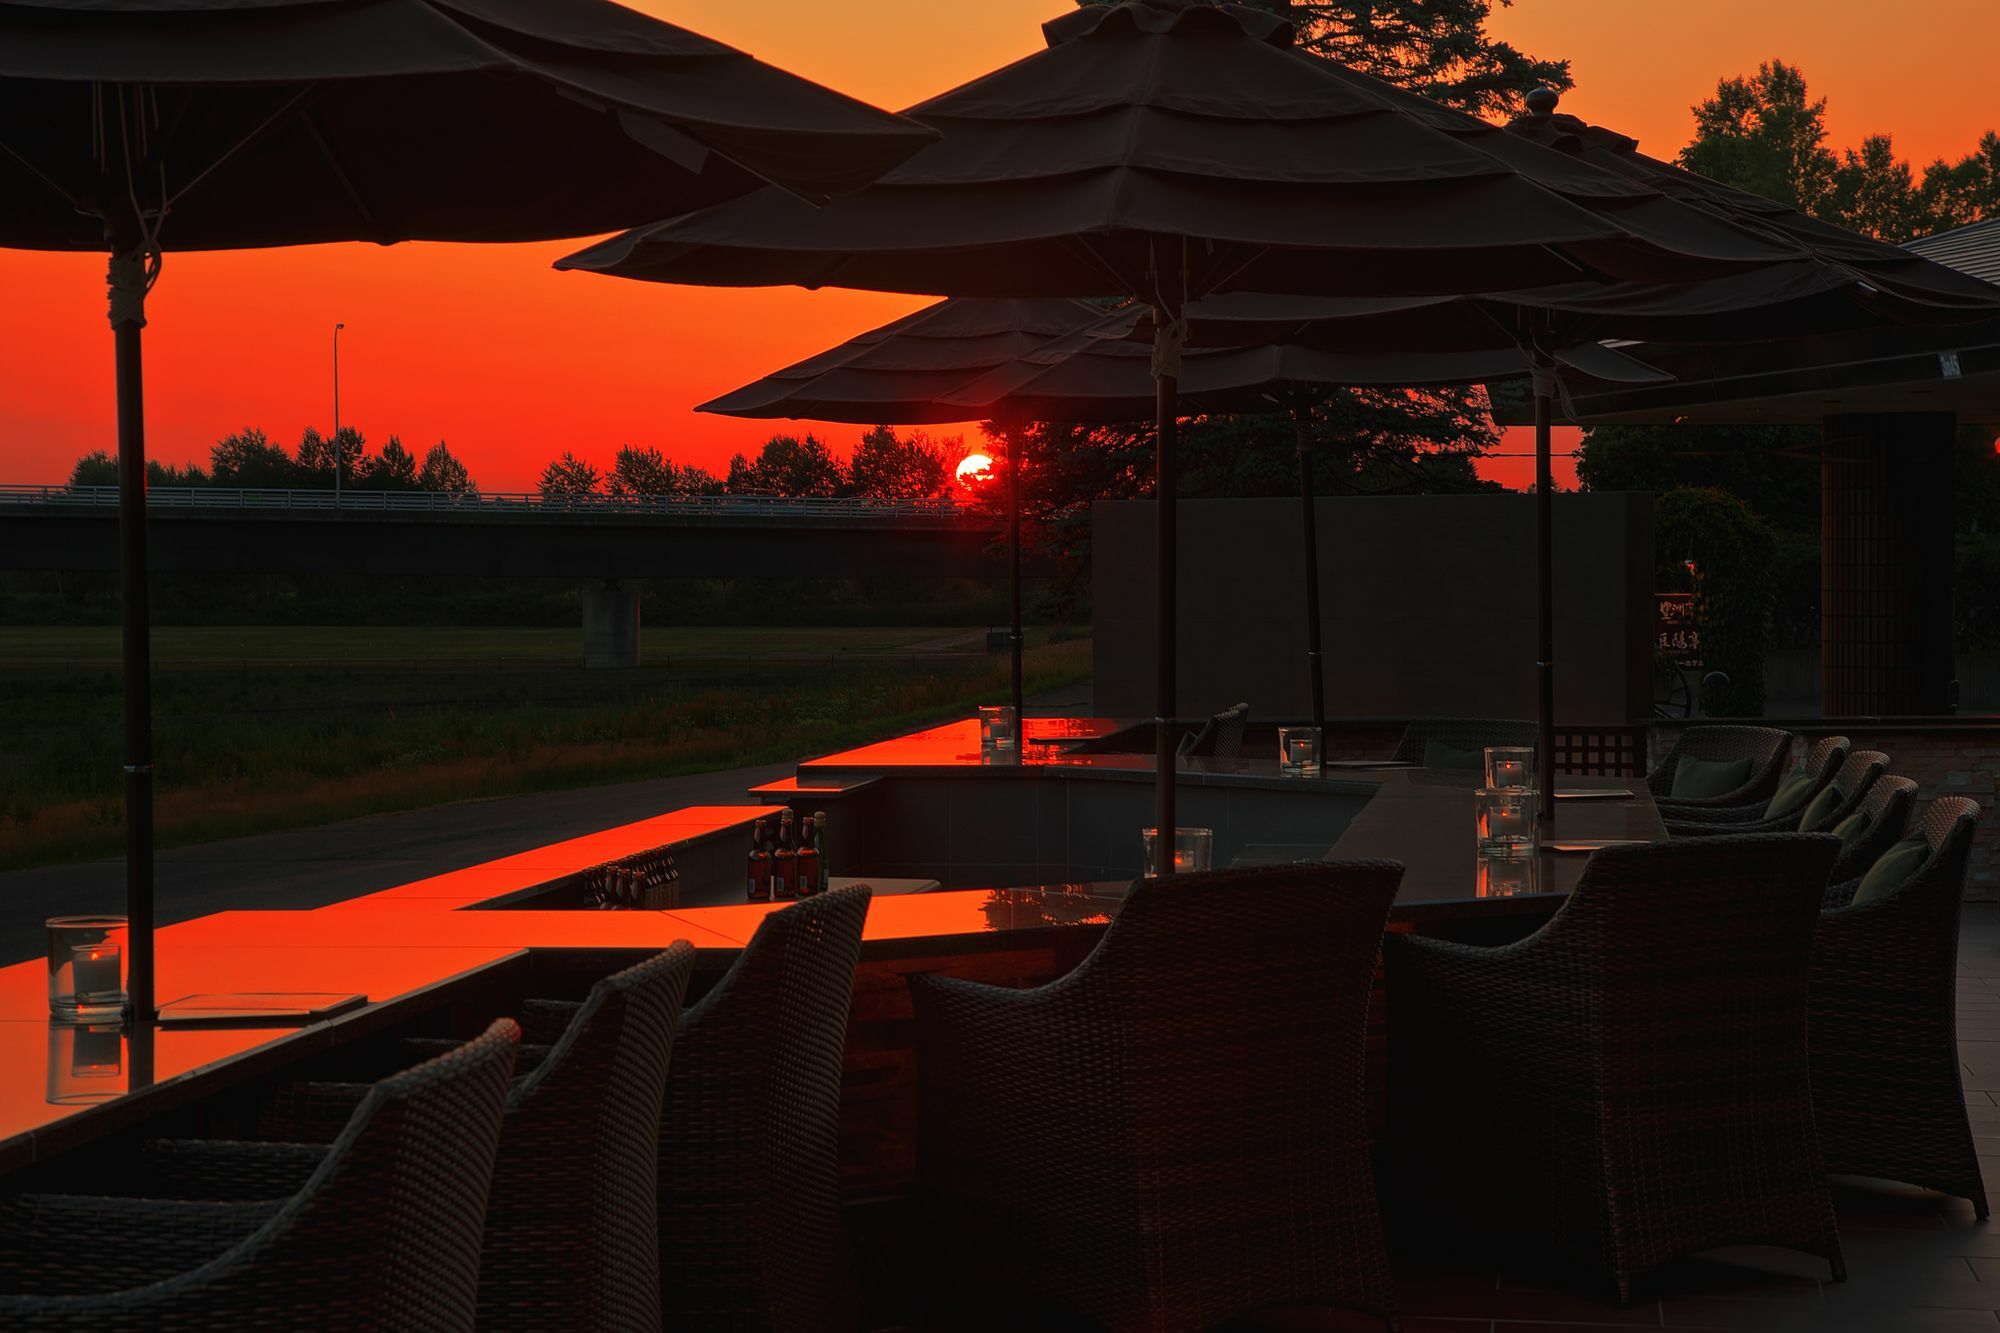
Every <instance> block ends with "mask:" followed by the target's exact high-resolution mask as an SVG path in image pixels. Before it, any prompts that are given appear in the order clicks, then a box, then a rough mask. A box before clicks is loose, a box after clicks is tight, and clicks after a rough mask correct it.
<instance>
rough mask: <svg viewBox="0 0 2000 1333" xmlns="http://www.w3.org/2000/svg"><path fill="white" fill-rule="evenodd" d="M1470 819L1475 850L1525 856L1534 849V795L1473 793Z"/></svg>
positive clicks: (1515, 791)
mask: <svg viewBox="0 0 2000 1333" xmlns="http://www.w3.org/2000/svg"><path fill="white" fill-rule="evenodd" d="M1472 800H1473V806H1472V808H1473V818H1474V821H1475V824H1476V827H1477V833H1478V838H1479V850H1480V851H1482V852H1485V853H1488V854H1494V853H1498V854H1500V855H1503V856H1504V855H1510V854H1515V853H1526V852H1530V851H1533V850H1534V846H1535V796H1534V793H1533V792H1531V791H1529V790H1527V789H1525V788H1520V789H1510V790H1506V791H1495V790H1494V789H1493V788H1491V787H1481V788H1480V789H1479V790H1478V791H1477V792H1475V793H1473V798H1472Z"/></svg>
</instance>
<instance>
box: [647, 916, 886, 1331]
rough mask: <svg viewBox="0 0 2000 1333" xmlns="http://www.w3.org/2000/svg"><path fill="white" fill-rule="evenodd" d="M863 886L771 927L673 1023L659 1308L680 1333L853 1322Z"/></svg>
mask: <svg viewBox="0 0 2000 1333" xmlns="http://www.w3.org/2000/svg"><path fill="white" fill-rule="evenodd" d="M868 899H869V892H868V890H867V888H866V887H864V886H853V887H849V888H842V889H834V890H832V891H831V892H828V893H823V894H819V895H818V896H816V897H812V898H806V899H803V900H801V901H799V902H797V903H795V904H793V905H792V906H790V907H787V908H785V909H784V910H783V911H778V912H773V913H772V914H771V915H769V916H767V917H765V918H764V921H763V924H762V925H760V926H759V927H758V928H757V933H756V935H755V936H753V937H752V938H751V940H750V943H749V944H748V945H747V946H746V947H745V948H744V950H743V953H742V956H741V957H739V958H738V959H737V960H736V963H735V965H734V966H733V967H731V968H730V969H729V972H728V974H727V975H725V976H724V977H723V978H722V980H721V981H719V982H717V983H716V986H715V988H714V989H713V990H711V991H710V992H709V993H708V994H707V995H705V996H703V997H702V998H701V1000H700V1001H699V1002H697V1003H695V1004H693V1005H690V1006H689V1007H688V1009H687V1011H686V1012H685V1013H684V1014H683V1015H682V1018H681V1028H680V1034H679V1036H678V1037H677V1038H676V1039H675V1043H674V1059H673V1065H672V1067H671V1068H670V1069H669V1070H668V1073H667V1092H666V1107H665V1112H664V1114H663V1115H662V1117H661V1121H660V1163H659V1182H660V1203H659V1207H660V1299H661V1302H662V1304H663V1306H664V1309H665V1322H666V1325H667V1327H669V1328H671V1329H675V1330H689V1329H728V1330H731V1331H732V1333H737V1331H739V1330H751V1329H771V1330H778V1331H779V1333H826V1331H827V1330H830V1329H836V1328H842V1327H846V1326H847V1325H848V1324H849V1323H850V1322H851V1315H850V1314H849V1312H848V1308H847V1307H848V1304H849V1300H848V1295H847V1290H846V1269H847V1255H846V1253H845V1249H844V1241H843V1234H842V1230H841V1215H840V1164H839V1133H838V1131H839V1114H840V1069H841V1057H842V1052H843V1051H844V1050H845V1047H846V1042H847V1009H848V1003H849V1001H850V1000H851V999H852V998H853V994H854V965H855V962H856V960H857V958H858V957H859V956H860V952H861V926H862V923H863V921H864V919H865V918H866V917H867V915H868Z"/></svg>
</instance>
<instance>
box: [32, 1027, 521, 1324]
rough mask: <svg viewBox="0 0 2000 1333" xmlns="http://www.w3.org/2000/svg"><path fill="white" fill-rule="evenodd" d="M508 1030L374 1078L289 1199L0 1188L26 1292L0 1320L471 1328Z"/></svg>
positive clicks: (513, 1037) (513, 1036)
mask: <svg viewBox="0 0 2000 1333" xmlns="http://www.w3.org/2000/svg"><path fill="white" fill-rule="evenodd" d="M519 1036H520V1029H519V1028H518V1027H516V1026H515V1025H514V1023H513V1022H512V1021H511V1020H508V1019H501V1020H500V1021H498V1022H496V1023H494V1024H493V1026H492V1027H490V1028H488V1029H487V1031H486V1034H485V1035H484V1036H481V1037H479V1038H477V1039H475V1040H473V1041H471V1042H468V1043H466V1044H465V1045H463V1046H461V1047H459V1048H458V1049H457V1050H455V1051H453V1052H452V1053H451V1054H449V1055H444V1056H440V1057H439V1058H437V1059H435V1060H431V1061H428V1062H427V1063H425V1064H422V1065H419V1066H418V1067H416V1068H415V1069H411V1070H408V1071H407V1072H404V1073H401V1074H397V1075H395V1076H394V1077H392V1078H388V1079H385V1080H383V1081H382V1082H381V1083H379V1084H377V1085H376V1086H375V1087H374V1088H373V1089H372V1090H371V1091H370V1092H369V1094H368V1096H367V1098H366V1099H365V1100H364V1101H363V1102H362V1104H361V1106H360V1107H359V1108H358V1109H357V1110H356V1111H355V1113H354V1117H353V1119H352V1120H351V1122H350V1123H349V1124H348V1126H347V1129H346V1130H345V1132H343V1133H342V1134H341V1136H340V1137H339V1139H338V1140H336V1141H335V1143H334V1144H333V1147H332V1149H331V1150H330V1151H328V1152H326V1153H325V1154H323V1157H322V1160H321V1161H320V1164H319V1166H318V1168H317V1169H316V1170H315V1171H314V1172H313V1173H312V1175H311V1177H310V1178H309V1179H308V1180H307V1182H306V1185H305V1188H304V1189H302V1190H300V1191H299V1192H298V1193H297V1194H296V1195H294V1196H293V1197H291V1198H290V1199H286V1200H283V1201H275V1202H260V1203H241V1202H234V1203H220V1202H202V1203H186V1202H173V1201H168V1200H162V1199H109V1198H87V1197H79V1196H66V1195H22V1196H16V1197H14V1198H12V1199H7V1200H5V1201H0V1290H4V1291H7V1292H24V1291H25V1292H33V1293H35V1294H33V1295H0V1327H4V1328H7V1329H10V1330H53V1329H63V1330H77V1331H78V1333H81V1331H83V1330H88V1331H89V1333H107V1331H112V1333H116V1331H117V1330H148V1333H182V1331H185V1333H229V1331H230V1330H246V1331H251V1330H254V1331H255V1333H271V1331H272V1330H276V1329H286V1330H296V1331H297V1333H399V1331H400V1330H407V1329H425V1330H433V1329H435V1330H444V1331H449V1330H469V1329H471V1328H472V1327H473V1311H474V1307H475V1305H476V1303H477V1299H478V1293H479V1246H480V1237H481V1234H482V1233H483V1231H484V1228H485V1221H486V1203H487V1188H488V1185H489V1184H490V1182H491V1180H492V1177H493V1162H494V1157H495V1153H496V1151H497V1149H498V1147H499V1143H500V1117H501V1112H502V1108H503V1106H504V1104H505V1101H506V1096H507V1082H508V1077H509V1075H510V1073H511V1071H512V1070H513V1066H514V1045H515V1042H516V1041H517V1040H518V1039H519ZM79 1256H88V1259H87V1261H83V1262H80V1261H79Z"/></svg>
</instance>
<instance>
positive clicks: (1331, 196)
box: [561, 0, 1792, 870]
mask: <svg viewBox="0 0 2000 1333" xmlns="http://www.w3.org/2000/svg"><path fill="white" fill-rule="evenodd" d="M1043 31H1044V33H1045V35H1046V36H1047V39H1048V43H1049V45H1048V48H1047V49H1046V50H1044V51H1040V52H1037V53H1036V54H1034V55H1032V56H1029V57H1027V58H1025V59H1023V60H1019V61H1016V62H1014V63H1013V64H1010V65H1007V66H1005V67H1003V68H1001V69H998V70H995V71H993V72H992V73H989V74H987V75H985V76H983V77H981V78H978V79H974V80H973V81H972V82H970V83H967V84H964V85H962V86H961V87H959V88H956V89H953V90H951V91H949V92H946V93H944V94H942V95H940V96H938V97H934V98H931V99H930V100H928V101H926V102H923V103H920V104H918V105H917V106H914V107H912V108H910V109H909V110H908V112H907V113H906V114H908V115H910V116H911V117H912V118H913V119H916V120H919V121H922V122H924V123H926V124H930V125H933V126H935V127H936V128H937V129H938V130H939V131H940V133H941V134H942V136H943V137H942V139H941V140H940V142H938V143H936V144H933V145H931V146H930V147H928V148H926V149H925V150H923V151H922V152H919V153H918V154H916V155H915V156H913V157H912V158H911V159H910V160H909V161H907V162H905V163H903V164H902V165H901V166H900V167H898V168H896V169H895V170H893V171H891V172H889V173H887V174H885V175H884V177H883V178H882V179H881V180H880V181H879V182H877V183H876V184H875V185H874V186H871V187H869V188H868V189H865V190H861V191H857V192H856V193H855V194H853V195H851V196H848V197H847V198H845V199H842V200H839V201H836V202H835V203H834V204H831V205H829V206H828V207H827V208H826V209H824V210H822V211H821V212H820V213H818V214H808V213H807V212H806V211H805V210H802V209H799V208H795V207H793V206H792V203H791V201H788V200H786V199H784V198H783V197H781V196H779V195H777V194H776V193H774V192H772V191H759V192H758V193H757V194H755V195H751V196H746V197H745V198H744V199H742V200H738V201H735V202H733V203H730V204H725V205H722V206H719V207H717V208H714V209H708V210H704V211H702V212H700V213H696V214H692V215H689V216H687V217H682V218H676V219H672V220H669V221H666V222H663V223H659V224H657V225H655V226H652V227H648V228H643V229H640V230H637V231H633V232H628V233H626V234H625V235H622V236H619V237H616V238H614V239H613V240H610V241H606V242H604V243H602V244H600V245H597V246H593V247H591V248H590V249H587V250H585V251H582V252H580V253H578V254H575V255H572V256H570V257H568V258H567V259H565V260H563V261H561V266H562V267H568V268H582V269H590V270H594V271H598V272H606V273H613V274H617V275H619V276H624V277H634V278H646V279H651V280H654V281H664V282H690V283H703V284H709V285H724V286H731V285H734V286H761V285H773V284H784V283H791V284H797V285H802V286H808V287H817V286H825V285H832V286H845V287H863V288H875V289H881V290H890V291H911V292H926V293H934V294H938V295H957V296H1004V297H1021V296H1129V297H1132V298H1135V299H1138V300H1143V301H1146V302H1149V303H1151V304H1152V305H1154V306H1155V307H1157V309H1158V311H1159V325H1160V329H1161V333H1160V336H1159V337H1157V338H1156V339H1155V352H1156V357H1155V360H1154V362H1153V370H1154V373H1155V379H1156V387H1157V393H1156V407H1155V417H1156V427H1157V439H1158V461H1157V480H1156V492H1157V496H1158V498H1159V501H1160V504H1159V553H1158V565H1159V601H1158V609H1157V626H1156V629H1157V636H1158V637H1157V649H1156V651H1157V654H1158V673H1159V679H1158V716H1157V718H1156V721H1155V747H1156V751H1157V755H1156V760H1157V764H1158V769H1157V775H1158V787H1159V792H1158V819H1159V827H1160V828H1161V829H1162V830H1163V831H1164V830H1170V829H1171V828H1172V827H1173V808H1174V792H1173V778H1174V765H1173V753H1172V749H1173V747H1172V744H1171V741H1170V735H1169V732H1170V727H1171V719H1172V716H1173V712H1174V698H1175V691H1174V664H1173V652H1174V637H1173V636H1174V617H1175V607H1174V603H1173V588H1174V582H1175V578H1174V575H1175V570H1174V558H1175V527H1176V524H1175V514H1174V505H1173V502H1172V500H1173V495H1174V421H1175V393H1176V379H1177V377H1178V374H1179V371H1180V368H1181V367H1180V351H1181V343H1182V338H1183V334H1184V330H1185V322H1184V319H1183V311H1184V307H1185V306H1186V304H1187V303H1188V302H1189V301H1190V300H1195V299H1199V298H1201V297H1203V296H1206V295H1209V294H1210V293H1213V292H1218V291H1225V290H1243V291H1276V292H1314V293H1324V294H1378V295H1380V294H1386V295H1403V294H1408V293H1412V292H1455V291H1468V290H1483V289H1487V288H1493V287H1503V288H1504V287H1514V286H1529V285H1542V284H1547V283H1551V282H1562V281H1572V280H1575V279H1577V278H1579V277H1581V278H1620V277H1623V278H1631V279H1646V280H1666V279H1672V278H1689V277H1699V276H1705V275H1709V274H1714V273H1718V272H1723V271H1728V270H1730V269H1732V268H1734V267H1737V266H1742V265H1754V264H1761V263H1767V262H1771V261H1773V260H1778V259H1783V258H1785V257H1787V256H1788V255H1790V254H1791V253H1792V249H1791V247H1790V246H1789V244H1788V243H1786V242H1785V241H1783V240H1782V239H1779V238H1774V237H1772V236H1770V235H1767V234H1764V233H1762V232H1753V231H1750V230H1747V229H1743V228H1738V227H1732V226H1729V225H1726V224H1723V223H1720V222H1719V221H1718V220H1717V219H1715V218H1714V217H1713V216H1711V215H1709V214H1707V213H1704V212H1701V211H1698V210H1694V209H1689V208H1687V207H1685V206H1682V205H1679V204H1677V203H1675V202H1674V201H1672V200H1670V199H1668V198H1667V197H1666V196H1665V195H1663V194H1661V193H1660V192H1658V191H1656V190H1653V189H1651V188H1650V187H1647V186H1644V185H1643V184H1640V183H1638V182H1635V181H1632V180H1630V179H1629V178H1625V177H1622V176H1619V175H1615V174H1611V173H1606V172H1602V171H1598V170H1595V169H1591V168H1589V167H1587V166H1586V165H1585V164H1582V163H1579V162H1577V161H1576V160H1575V159H1574V158H1573V157H1572V156H1570V155H1568V154H1564V153H1557V152H1552V151H1550V150H1547V149H1542V148H1540V147H1539V146H1538V145H1534V144H1531V143H1529V142H1527V141H1526V140H1525V139H1523V138H1522V137H1521V136H1518V135H1513V134H1508V133H1507V132H1505V131H1504V130H1500V129H1498V128H1497V127H1495V126H1492V125H1489V124H1487V123H1486V122H1483V121H1480V120H1477V119H1475V118H1473V117H1469V116H1464V115H1460V114H1458V113H1456V112H1453V111H1450V110H1448V109H1446V108H1443V107H1440V106H1438V105H1436V104H1435V103H1431V102H1428V101H1426V100H1424V99H1423V98H1420V97H1417V96H1414V95H1412V94H1409V93H1406V92H1403V91H1401V90H1400V89H1397V88H1394V87H1392V86H1390V85H1388V84H1386V83H1383V82H1381V81H1379V80H1376V79H1372V78H1369V77H1368V76H1366V75H1363V74H1360V73H1358V72H1356V71H1353V70H1350V69H1347V68H1346V67H1344V66H1342V65H1339V64H1337V63H1334V62H1331V61H1326V60H1321V59H1316V58H1312V57H1308V56H1305V55H1303V54H1301V53H1299V52H1296V51H1294V50H1292V49H1291V37H1292V29H1291V25H1290V24H1289V23H1288V22H1287V21H1285V20H1284V19H1282V18H1279V17H1277V16H1275V15H1273V14H1270V13H1267V12H1264V11H1262V10H1253V9H1248V8H1243V7H1238V6H1230V5H1211V4H1204V3H1196V2H1195V0H1125V3H1121V4H1118V5H1113V6H1092V7H1089V8H1084V9H1078V10H1075V11H1072V12H1070V13H1068V14H1065V15H1063V16H1062V17H1060V18H1057V19H1054V20H1052V21H1050V22H1049V23H1047V24H1045V25H1043ZM1530 150H1532V151H1530ZM1166 868H1167V867H1165V866H1163V867H1162V869H1163V870H1164V869H1166Z"/></svg>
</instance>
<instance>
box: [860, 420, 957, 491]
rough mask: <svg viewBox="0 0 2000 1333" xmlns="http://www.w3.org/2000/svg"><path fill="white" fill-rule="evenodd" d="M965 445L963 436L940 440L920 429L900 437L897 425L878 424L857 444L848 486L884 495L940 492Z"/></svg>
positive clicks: (948, 481) (944, 486)
mask: <svg viewBox="0 0 2000 1333" xmlns="http://www.w3.org/2000/svg"><path fill="white" fill-rule="evenodd" d="M964 448H965V441H964V439H963V437H960V436H953V437H952V438H951V439H950V440H947V441H944V442H942V443H940V442H938V441H935V440H932V439H931V437H930V436H929V435H928V434H927V433H925V432H924V431H921V430H913V431H911V432H910V433H909V434H908V435H906V436H903V437H901V438H898V437H897V435H896V432H895V430H894V428H892V427H889V426H876V427H874V428H873V429H871V430H868V431H866V432H864V433H863V434H862V436H861V443H860V444H858V445H856V446H855V449H854V457H853V458H852V459H851V460H850V461H849V462H848V465H847V487H848V490H849V491H850V492H851V493H852V494H854V495H866V496H873V497H878V498H881V499H917V498H921V497H924V496H933V495H940V494H942V493H943V492H944V490H945V488H946V486H947V485H948V484H949V483H950V480H951V475H952V469H953V467H954V466H955V465H956V464H957V461H958V457H959V455H960V454H962V453H963V452H964Z"/></svg>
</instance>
